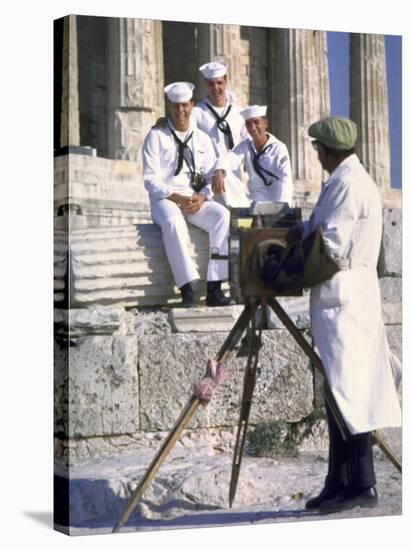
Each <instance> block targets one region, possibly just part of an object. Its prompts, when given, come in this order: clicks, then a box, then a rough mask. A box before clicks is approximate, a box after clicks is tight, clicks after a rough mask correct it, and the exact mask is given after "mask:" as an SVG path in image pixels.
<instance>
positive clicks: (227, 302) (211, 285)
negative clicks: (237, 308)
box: [206, 281, 235, 307]
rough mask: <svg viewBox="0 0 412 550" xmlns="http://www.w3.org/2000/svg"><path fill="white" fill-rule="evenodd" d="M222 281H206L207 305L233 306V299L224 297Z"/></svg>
mask: <svg viewBox="0 0 412 550" xmlns="http://www.w3.org/2000/svg"><path fill="white" fill-rule="evenodd" d="M221 284H222V281H208V282H207V296H206V305H207V306H209V307H215V306H233V305H234V304H235V301H234V300H232V298H228V297H226V296H225V295H224V294H223V292H222V291H221V289H220V287H221Z"/></svg>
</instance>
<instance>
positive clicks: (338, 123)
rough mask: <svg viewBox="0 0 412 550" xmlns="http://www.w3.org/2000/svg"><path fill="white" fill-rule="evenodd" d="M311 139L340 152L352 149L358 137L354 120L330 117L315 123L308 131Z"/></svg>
mask: <svg viewBox="0 0 412 550" xmlns="http://www.w3.org/2000/svg"><path fill="white" fill-rule="evenodd" d="M308 133H309V135H310V137H313V138H314V139H315V140H316V141H319V142H320V143H322V144H323V145H326V146H327V147H330V148H331V149H337V150H338V151H347V150H348V149H352V147H353V146H354V145H355V143H356V139H357V137H358V130H357V127H356V124H355V123H354V122H353V120H350V119H349V118H346V117H342V116H328V117H326V118H322V119H320V120H318V121H317V122H315V123H313V124H312V125H311V126H310V127H309V130H308Z"/></svg>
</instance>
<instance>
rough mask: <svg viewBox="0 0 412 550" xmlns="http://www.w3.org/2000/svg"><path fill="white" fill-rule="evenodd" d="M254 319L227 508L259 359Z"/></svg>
mask: <svg viewBox="0 0 412 550" xmlns="http://www.w3.org/2000/svg"><path fill="white" fill-rule="evenodd" d="M263 307H265V306H263ZM255 320H256V319H255V317H254V318H253V319H252V330H251V333H252V334H251V337H250V339H249V356H248V362H247V365H246V370H245V377H244V382H243V396H242V405H241V408H240V415H239V424H238V429H237V436H236V445H235V450H234V455H233V464H232V475H231V479H230V489H229V507H230V508H231V507H232V503H233V501H234V499H235V495H236V488H237V484H238V480H239V474H240V465H241V462H242V456H243V449H244V446H245V441H246V433H247V426H248V422H249V415H250V409H251V406H252V398H253V391H254V389H255V383H256V369H257V364H258V358H259V348H260V341H261V336H262V328H260V331H259V336H258V341H257V346H256V349H254V343H255V337H254V336H255V332H256V326H255Z"/></svg>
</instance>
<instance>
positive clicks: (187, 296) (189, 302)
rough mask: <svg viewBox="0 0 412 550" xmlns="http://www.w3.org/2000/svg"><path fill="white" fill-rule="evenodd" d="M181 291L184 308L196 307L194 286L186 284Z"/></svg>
mask: <svg viewBox="0 0 412 550" xmlns="http://www.w3.org/2000/svg"><path fill="white" fill-rule="evenodd" d="M179 290H180V294H181V295H182V307H196V304H195V299H194V297H193V288H192V285H191V284H190V283H186V284H185V285H183V286H182V287H181V288H180V289H179Z"/></svg>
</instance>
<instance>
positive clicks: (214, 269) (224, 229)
mask: <svg viewBox="0 0 412 550" xmlns="http://www.w3.org/2000/svg"><path fill="white" fill-rule="evenodd" d="M193 89H194V85H193V84H191V83H189V82H174V83H172V84H169V85H168V86H166V87H165V89H164V91H165V93H166V96H167V99H168V110H169V113H170V116H169V118H168V119H167V124H166V125H165V126H158V127H156V128H152V129H151V130H150V131H149V133H148V134H147V136H146V138H145V141H144V144H143V176H144V184H145V187H146V189H147V191H148V192H149V196H150V209H151V216H152V220H153V222H154V223H155V224H157V225H158V226H159V227H160V228H161V230H162V237H163V242H164V246H165V249H166V254H167V258H168V260H169V264H170V267H171V269H172V272H173V276H174V279H175V282H176V285H177V286H178V288H179V289H180V292H181V295H182V302H183V306H185V307H193V306H194V298H193V288H192V282H193V281H195V280H197V279H199V273H198V271H197V269H196V266H195V264H194V262H193V260H192V259H191V257H190V254H189V251H188V244H189V233H188V228H187V223H186V222H189V223H191V224H193V225H195V226H196V227H199V228H200V229H203V230H204V231H206V232H207V233H208V234H209V242H210V249H217V250H218V251H219V253H220V254H221V255H225V254H227V247H228V232H229V223H230V217H229V212H228V210H227V209H226V208H224V207H223V206H222V205H220V204H218V203H216V202H215V201H212V200H209V199H211V198H212V191H211V188H210V179H211V177H212V176H213V173H214V166H215V162H216V156H215V152H214V149H213V145H212V142H211V141H210V138H209V137H208V136H207V135H206V134H205V133H204V132H202V131H201V130H199V129H198V128H197V127H196V126H195V125H194V124H193V123H192V122H191V120H190V115H191V112H192V109H193V101H192V95H193ZM227 275H228V263H227V261H226V260H212V259H210V260H209V264H208V272H207V298H206V304H207V305H208V306H224V305H228V304H231V303H233V301H232V300H231V299H230V298H226V297H225V296H224V294H223V292H222V291H221V282H222V280H223V279H227Z"/></svg>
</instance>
